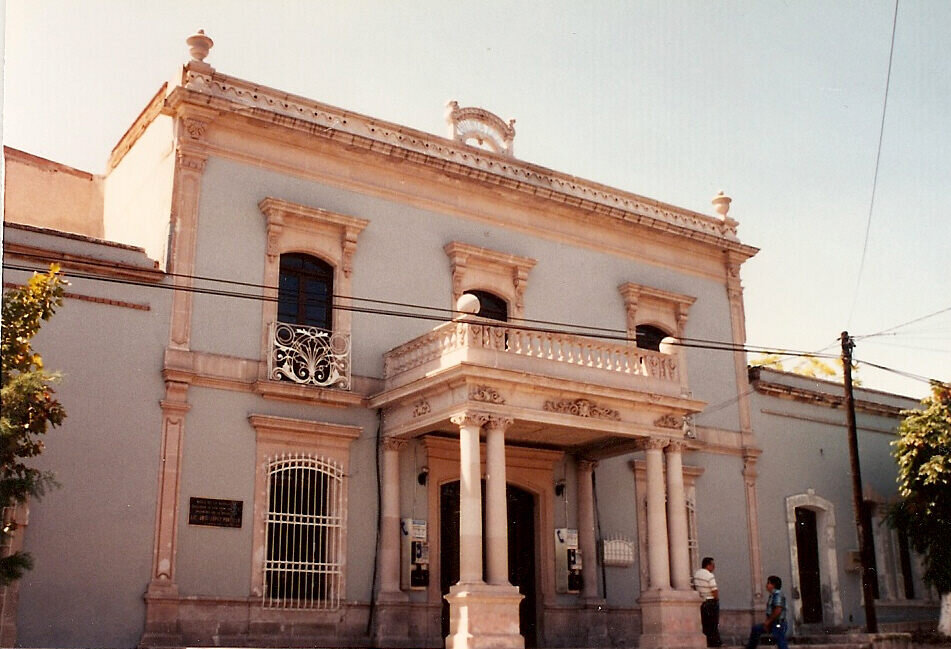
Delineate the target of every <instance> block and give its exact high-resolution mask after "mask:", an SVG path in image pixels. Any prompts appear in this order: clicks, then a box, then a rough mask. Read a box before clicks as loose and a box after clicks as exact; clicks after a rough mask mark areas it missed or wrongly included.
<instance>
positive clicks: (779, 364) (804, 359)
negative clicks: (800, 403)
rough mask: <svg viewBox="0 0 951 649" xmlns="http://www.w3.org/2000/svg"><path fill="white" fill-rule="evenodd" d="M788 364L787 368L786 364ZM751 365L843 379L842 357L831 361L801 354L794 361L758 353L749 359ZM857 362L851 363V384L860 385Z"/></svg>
mask: <svg viewBox="0 0 951 649" xmlns="http://www.w3.org/2000/svg"><path fill="white" fill-rule="evenodd" d="M787 364H789V367H788V368H787V367H786V365H787ZM750 365H752V366H753V367H766V368H769V369H771V370H778V371H780V372H791V373H793V374H799V375H800V376H809V377H811V378H814V379H825V380H826V381H836V382H839V383H841V382H842V381H844V380H845V379H844V373H843V371H842V359H841V358H836V359H832V360H831V362H830V361H828V360H826V359H822V358H819V357H817V356H813V355H812V354H803V355H802V356H799V357H797V358H796V360H795V363H793V362H792V360H791V359H790V358H789V357H788V356H782V355H780V354H766V353H760V354H759V356H757V357H756V358H754V359H752V360H751V361H750ZM858 370H859V367H858V363H855V362H853V363H852V384H853V385H861V384H862V381H861V380H860V379H859V378H858Z"/></svg>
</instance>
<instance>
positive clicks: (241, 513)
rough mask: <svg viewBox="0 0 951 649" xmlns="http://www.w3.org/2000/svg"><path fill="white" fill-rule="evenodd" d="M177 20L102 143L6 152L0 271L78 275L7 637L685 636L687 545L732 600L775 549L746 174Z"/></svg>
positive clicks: (560, 642)
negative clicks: (404, 107) (624, 173)
mask: <svg viewBox="0 0 951 649" xmlns="http://www.w3.org/2000/svg"><path fill="white" fill-rule="evenodd" d="M189 45H190V46H191V54H192V59H191V60H190V61H189V62H188V63H187V64H186V65H185V66H184V67H183V68H182V69H181V70H180V71H179V72H178V73H177V74H176V75H175V77H174V78H173V79H171V80H170V81H169V82H168V83H166V84H164V85H162V86H161V88H159V90H158V92H157V93H156V94H155V96H154V97H153V98H152V99H151V100H150V101H149V102H148V104H147V105H146V106H145V108H144V109H143V111H142V112H141V114H140V115H139V116H138V118H137V119H136V120H135V121H134V123H133V124H132V125H131V126H130V128H129V129H128V131H127V132H126V133H125V135H124V136H123V137H122V139H121V140H120V141H119V143H118V144H117V145H116V147H115V149H114V150H113V152H112V155H111V157H110V159H109V161H108V167H107V171H106V173H105V174H103V175H92V174H86V173H84V172H80V171H77V170H74V169H70V168H68V167H64V166H63V165H58V164H56V163H53V162H50V161H46V160H42V159H38V158H35V157H33V156H30V155H28V154H24V153H22V152H17V151H13V150H7V151H6V152H5V156H6V161H7V199H6V214H5V221H6V232H5V250H4V256H5V265H6V268H5V271H4V282H5V285H7V284H16V283H18V282H21V281H22V280H23V278H24V277H25V272H26V270H24V269H27V268H31V267H40V266H42V265H43V264H44V263H47V262H48V261H58V262H59V263H61V264H62V265H63V267H64V269H65V271H66V273H67V275H68V276H70V277H71V281H72V282H73V285H72V286H71V287H70V289H69V295H68V296H67V300H66V304H65V305H64V306H63V307H62V309H61V311H60V313H58V314H57V315H56V316H55V317H54V319H53V320H52V321H50V322H49V323H48V324H46V325H45V326H44V329H43V332H42V333H41V336H40V338H39V340H38V342H37V347H38V349H39V350H40V351H41V352H42V353H43V354H44V358H45V360H46V364H47V366H49V367H51V368H55V369H61V370H62V371H63V372H64V375H65V378H64V381H63V383H62V385H61V386H60V387H59V393H60V395H61V400H62V402H63V403H64V405H65V407H66V410H67V412H68V415H69V418H68V419H67V421H66V424H65V425H64V426H63V428H62V429H61V430H54V431H53V432H52V433H51V434H50V435H49V439H48V440H47V441H48V448H47V451H46V452H45V453H44V455H43V456H41V458H40V459H39V464H40V465H42V466H43V467H44V468H50V469H51V470H53V471H55V473H56V475H57V478H58V480H59V482H60V483H61V484H62V485H63V487H62V488H61V489H58V490H54V491H53V492H51V493H49V494H48V495H47V496H46V497H45V498H44V499H43V500H42V501H39V502H35V503H31V505H30V507H29V514H28V518H27V515H26V513H25V512H24V511H20V512H19V513H18V514H17V515H18V516H19V520H18V523H19V524H20V529H21V530H22V533H20V534H18V538H17V543H19V544H22V545H23V547H25V549H27V550H29V551H30V552H31V553H32V554H33V556H34V557H35V560H36V566H35V568H34V570H33V571H31V572H30V573H28V574H27V576H25V577H24V579H23V580H22V581H21V582H20V583H19V585H18V586H17V587H14V588H12V589H8V590H7V592H6V593H4V596H3V597H4V599H3V602H4V604H3V606H4V611H3V616H2V621H0V624H2V625H3V632H4V633H5V634H6V635H5V637H8V638H9V637H12V636H11V634H12V633H14V632H15V633H18V636H17V637H18V643H19V644H22V645H28V646H79V645H85V646H92V645H98V646H133V645H137V644H141V645H142V646H162V645H178V646H181V645H185V644H188V645H223V646H240V645H253V646H268V645H282V646H299V645H310V646H312V645H314V644H320V645H322V646H388V647H395V646H422V647H435V646H442V645H444V644H445V646H448V647H454V648H456V649H461V648H462V647H483V646H486V647H521V646H523V645H527V646H540V647H559V646H562V647H564V646H591V647H594V646H614V645H627V646H632V645H639V646H641V647H644V648H650V647H661V646H663V647H700V646H703V645H704V637H703V635H702V634H701V633H700V620H699V614H698V607H699V598H698V596H697V594H696V592H695V591H694V590H692V588H691V578H690V576H691V574H692V572H693V570H694V569H695V568H696V567H698V563H699V558H700V556H701V554H703V555H715V556H716V557H717V562H718V565H719V566H721V572H718V573H717V577H718V581H719V583H720V590H721V593H722V602H723V604H722V605H723V608H724V613H723V625H724V627H725V628H731V629H733V630H734V631H735V635H739V634H740V633H742V629H743V628H744V627H745V626H746V625H747V624H748V622H749V619H750V616H751V611H752V610H754V609H756V610H758V609H759V607H760V605H761V602H762V596H763V586H764V579H765V574H764V565H765V564H766V563H767V557H765V556H764V550H767V551H769V552H772V551H773V550H774V549H775V550H776V551H777V552H778V551H779V550H780V549H781V548H780V549H777V548H774V547H773V543H772V541H770V542H769V543H768V544H766V545H765V546H764V545H763V542H762V541H761V537H765V535H763V534H762V530H761V529H760V525H761V521H762V520H764V518H763V514H764V501H763V492H762V491H759V495H758V489H759V487H758V482H757V469H756V467H757V463H758V461H759V460H760V457H761V455H762V454H763V450H764V447H763V445H762V443H761V441H758V440H757V438H756V436H754V433H753V430H754V426H753V423H754V419H753V412H752V408H751V405H750V392H751V390H750V388H749V383H748V378H747V368H746V360H745V355H744V353H743V352H742V345H743V344H744V342H745V332H744V329H745V325H744V309H743V295H742V288H741V285H740V268H741V266H742V264H743V262H744V261H746V260H747V259H749V258H750V257H751V256H752V255H753V254H755V252H756V249H755V248H752V247H750V246H748V245H745V244H743V243H741V242H740V241H739V240H738V238H737V222H736V221H734V220H733V219H732V218H731V217H730V216H729V214H728V211H729V206H730V199H729V198H728V197H726V196H723V195H722V193H721V194H720V195H718V196H717V197H716V198H715V199H714V201H713V204H714V212H715V214H714V215H712V216H711V215H706V214H700V213H696V212H693V211H690V210H686V209H682V208H679V207H676V206H673V205H668V204H665V203H662V202H659V201H656V200H652V199H648V198H644V197H642V196H638V195H635V194H632V193H628V192H625V191H621V190H618V189H614V188H611V187H607V186H604V185H600V184H598V183H595V182H591V181H587V180H583V179H580V178H576V177H573V176H569V175H566V174H563V173H559V172H556V171H553V170H550V169H546V168H543V167H540V166H537V165H534V164H531V163H529V162H525V161H522V160H520V159H519V158H517V157H516V156H515V154H514V150H513V143H514V140H515V130H514V127H513V124H512V122H505V121H503V120H502V119H500V118H498V117H497V116H495V115H493V114H492V113H489V112H487V111H485V110H482V109H478V108H465V107H460V106H459V105H458V104H456V103H452V104H450V105H449V107H448V109H447V128H448V130H449V134H448V137H442V136H437V135H433V134H429V133H424V132H420V131H416V130H413V129H410V128H407V127H404V126H400V125H397V124H392V123H389V122H386V121H383V120H380V119H376V118H372V117H368V116H365V115H360V114H356V113H352V112H349V111H346V110H343V109H340V108H336V107H333V106H329V105H326V104H323V103H320V102H317V101H313V100H310V99H306V98H304V97H298V96H294V95H290V94H287V93H285V92H282V91H279V90H275V89H272V88H267V87H264V86H261V85H258V84H256V83H252V82H248V81H244V80H242V79H238V78H234V77H231V76H228V75H226V74H223V73H221V72H219V71H217V70H215V69H214V68H213V67H212V66H211V65H210V64H209V63H208V62H206V61H205V59H206V57H207V55H208V51H209V48H210V47H211V46H212V43H211V39H209V38H207V37H206V36H204V35H203V34H200V33H199V34H196V35H195V36H193V37H191V38H190V39H189ZM709 341H717V342H718V343H721V344H713V345H711V344H709ZM724 347H726V349H724ZM769 499H770V500H769V503H768V505H769V507H771V506H772V504H773V503H772V499H773V494H772V492H770V495H769ZM810 502H811V501H810ZM784 511H785V510H784ZM787 562H788V558H787ZM727 567H728V568H727ZM769 569H773V568H772V566H770V568H769ZM779 569H780V570H781V569H783V567H782V566H781V567H780V568H779ZM17 599H18V601H17ZM14 627H15V628H14Z"/></svg>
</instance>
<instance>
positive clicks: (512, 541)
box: [439, 481, 538, 647]
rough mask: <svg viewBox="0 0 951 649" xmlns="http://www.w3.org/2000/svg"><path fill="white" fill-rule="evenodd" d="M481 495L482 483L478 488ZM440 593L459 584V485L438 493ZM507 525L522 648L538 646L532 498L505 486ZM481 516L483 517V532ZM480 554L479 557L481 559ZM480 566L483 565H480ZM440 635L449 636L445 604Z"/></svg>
mask: <svg viewBox="0 0 951 649" xmlns="http://www.w3.org/2000/svg"><path fill="white" fill-rule="evenodd" d="M482 487H483V494H484V493H485V481H483V484H482ZM439 494H440V495H439V530H440V532H439V533H440V557H439V574H440V577H439V583H440V592H441V593H442V594H443V595H444V596H445V595H446V594H447V593H449V587H450V586H452V585H453V584H455V583H456V582H457V581H459V482H458V481H455V482H449V483H446V484H443V485H442V486H441V487H440V492H439ZM505 495H506V503H507V523H508V567H509V577H508V578H509V582H510V583H511V584H512V585H513V586H516V587H517V588H518V590H519V592H520V593H521V594H522V596H523V597H524V599H522V601H521V603H520V604H519V616H518V617H519V633H521V635H522V636H523V637H524V638H525V646H526V647H535V646H537V645H538V632H537V626H538V625H537V616H538V612H537V601H538V600H537V597H536V591H537V583H538V571H537V565H536V561H535V557H536V553H537V551H538V549H537V547H536V545H535V539H536V535H535V529H536V526H537V524H538V521H537V517H536V512H535V496H534V495H533V494H532V493H531V492H529V491H526V490H525V489H520V488H519V487H516V486H515V485H512V484H508V485H507V487H506V494H505ZM484 527H485V516H484V515H483V528H484ZM484 554H485V553H484V550H483V555H484ZM483 565H485V562H484V561H483ZM442 634H443V636H444V637H445V636H447V635H449V603H448V602H447V601H446V600H445V599H444V600H443V606H442Z"/></svg>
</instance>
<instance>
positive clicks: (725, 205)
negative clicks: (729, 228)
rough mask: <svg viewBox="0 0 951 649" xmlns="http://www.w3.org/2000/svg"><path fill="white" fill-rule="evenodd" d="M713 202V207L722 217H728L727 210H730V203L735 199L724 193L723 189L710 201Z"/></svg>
mask: <svg viewBox="0 0 951 649" xmlns="http://www.w3.org/2000/svg"><path fill="white" fill-rule="evenodd" d="M710 202H711V203H713V209H714V210H715V211H716V213H717V214H719V215H720V217H721V218H724V219H725V218H726V215H727V212H729V211H730V203H731V202H733V199H732V198H730V197H729V196H727V195H725V194H724V193H723V190H722V189H721V190H720V191H719V192H718V193H717V195H716V196H714V197H713V200H712V201H710Z"/></svg>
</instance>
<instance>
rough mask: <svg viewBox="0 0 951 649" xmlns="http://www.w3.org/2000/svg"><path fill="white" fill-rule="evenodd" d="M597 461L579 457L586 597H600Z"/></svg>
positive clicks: (580, 540) (580, 529) (580, 542)
mask: <svg viewBox="0 0 951 649" xmlns="http://www.w3.org/2000/svg"><path fill="white" fill-rule="evenodd" d="M596 466H598V463H597V462H594V461H592V460H587V459H579V460H578V462H577V478H578V546H579V549H580V550H581V564H582V570H581V578H582V582H581V583H582V588H581V595H582V597H583V598H584V599H586V600H588V599H597V598H598V572H597V570H596V565H597V557H596V556H595V555H596V554H597V550H596V547H597V545H596V543H595V537H594V487H593V484H592V475H593V473H594V469H595V467H596Z"/></svg>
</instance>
